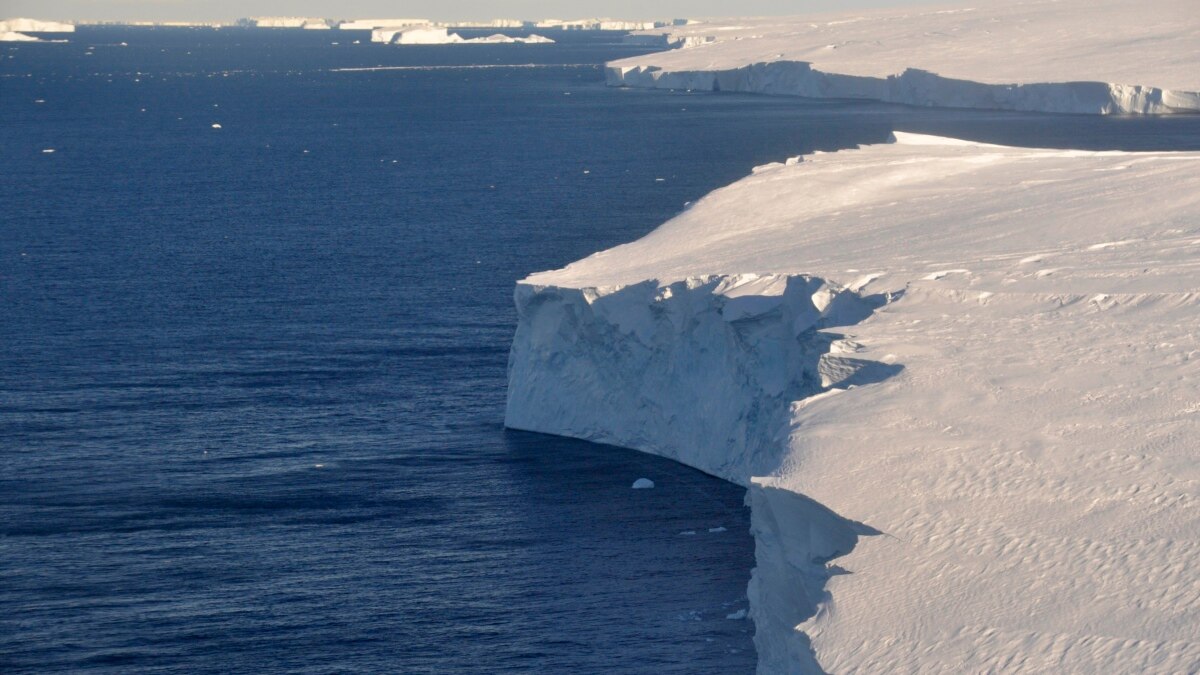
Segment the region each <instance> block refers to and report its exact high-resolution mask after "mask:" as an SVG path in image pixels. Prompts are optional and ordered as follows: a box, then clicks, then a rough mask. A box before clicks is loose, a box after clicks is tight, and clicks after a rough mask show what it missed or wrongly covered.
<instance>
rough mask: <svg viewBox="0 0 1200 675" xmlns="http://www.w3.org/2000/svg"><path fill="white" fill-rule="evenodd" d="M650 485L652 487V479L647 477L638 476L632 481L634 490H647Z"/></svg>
mask: <svg viewBox="0 0 1200 675" xmlns="http://www.w3.org/2000/svg"><path fill="white" fill-rule="evenodd" d="M652 487H654V481H652V480H650V479H649V478H639V479H637V480H635V481H633V489H634V490H648V489H650V488H652Z"/></svg>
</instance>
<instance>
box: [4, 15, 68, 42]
mask: <svg viewBox="0 0 1200 675" xmlns="http://www.w3.org/2000/svg"><path fill="white" fill-rule="evenodd" d="M74 32H75V25H74V24H70V23H62V22H59V21H39V20H37V19H0V42H65V40H43V39H41V38H38V37H35V36H33V35H26V33H74Z"/></svg>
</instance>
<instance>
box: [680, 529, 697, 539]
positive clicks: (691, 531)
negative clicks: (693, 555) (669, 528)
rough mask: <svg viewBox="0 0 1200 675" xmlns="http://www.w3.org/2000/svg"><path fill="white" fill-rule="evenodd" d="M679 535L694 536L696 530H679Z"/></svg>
mask: <svg viewBox="0 0 1200 675" xmlns="http://www.w3.org/2000/svg"><path fill="white" fill-rule="evenodd" d="M679 536H681V537H694V536H696V531H695V530H684V531H683V532H680V533H679Z"/></svg>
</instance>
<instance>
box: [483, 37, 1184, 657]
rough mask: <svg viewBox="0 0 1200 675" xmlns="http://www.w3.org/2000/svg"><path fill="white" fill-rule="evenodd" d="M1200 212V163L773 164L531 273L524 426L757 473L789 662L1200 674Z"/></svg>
mask: <svg viewBox="0 0 1200 675" xmlns="http://www.w3.org/2000/svg"><path fill="white" fill-rule="evenodd" d="M697 49H708V47H699V48H697ZM1197 214H1200V153H1195V152H1186V153H1185V152H1179V153H1171V152H1149V153H1130V152H1085V151H1076V150H1046V149H1027V148H1014V147H1004V146H995V145H985V144H977V143H971V142H966V141H960V140H955V139H944V138H937V137H930V136H919V135H912V134H902V133H897V134H895V142H893V143H887V144H880V145H872V146H866V147H862V148H859V149H856V150H848V151H841V152H836V153H815V154H812V155H808V156H805V157H802V158H799V159H796V160H792V161H789V162H787V163H776V164H771V165H767V166H765V167H760V168H759V169H758V170H756V171H755V172H754V173H752V174H751V175H750V176H747V177H746V178H744V179H742V180H740V181H738V182H736V183H734V184H732V185H730V186H727V187H725V188H722V189H720V190H717V191H715V192H713V193H711V194H709V195H708V196H706V197H704V198H703V199H701V200H700V201H698V202H696V203H695V204H694V205H693V206H691V208H689V209H688V210H686V211H684V212H683V213H681V214H680V215H678V216H677V217H675V218H673V219H672V220H670V221H668V222H666V223H664V224H663V225H662V226H660V227H659V228H658V229H657V230H655V231H654V232H652V233H651V234H649V235H647V236H646V237H644V238H642V239H640V240H637V241H635V242H631V243H628V244H625V245H622V246H618V247H616V248H613V249H610V250H607V251H602V252H599V253H596V254H594V255H592V256H590V257H588V258H585V259H582V260H580V261H577V262H575V263H572V264H571V265H568V266H567V267H565V268H563V269H559V270H554V271H548V272H542V273H537V274H533V275H531V276H529V277H528V278H526V279H524V280H522V281H520V282H518V284H517V286H516V289H515V293H514V299H515V302H516V307H517V313H518V327H517V330H516V334H515V336H514V339H513V345H512V350H511V354H510V359H509V390H508V402H507V410H506V419H505V423H506V425H507V426H509V427H511V428H516V429H525V430H531V431H538V432H544V433H554V434H560V435H565V436H572V437H576V438H582V439H588V440H594V441H601V442H604V443H610V444H614V445H618V446H624V447H629V448H635V449H639V450H643V451H646V452H650V453H654V454H657V455H661V456H665V457H670V458H673V459H676V460H678V461H680V462H682V463H684V464H687V465H689V466H692V467H695V468H698V469H700V470H703V471H705V472H708V473H710V474H712V475H715V476H719V477H722V478H725V479H727V480H730V481H733V482H735V483H737V484H739V485H743V486H745V487H746V488H747V489H748V495H747V500H748V503H749V504H750V507H751V529H752V533H753V536H754V538H755V557H756V567H755V569H754V571H753V573H752V579H751V582H750V584H749V588H748V591H747V594H748V598H749V601H750V610H749V616H750V618H751V619H752V620H753V621H754V623H755V629H756V630H755V644H756V647H757V650H758V656H759V672H761V673H797V672H799V673H805V672H822V671H828V672H988V671H1024V672H1196V670H1197V668H1198V666H1200V595H1197V593H1196V592H1195V589H1197V588H1200V508H1197V505H1200V462H1197V461H1196V458H1197V455H1196V443H1195V439H1196V438H1200V394H1198V392H1200V320H1198V318H1197V317H1200V275H1198V273H1200V270H1198V268H1197V266H1196V262H1195V261H1196V260H1197V259H1200V219H1198V218H1197ZM683 534H692V532H689V533H683Z"/></svg>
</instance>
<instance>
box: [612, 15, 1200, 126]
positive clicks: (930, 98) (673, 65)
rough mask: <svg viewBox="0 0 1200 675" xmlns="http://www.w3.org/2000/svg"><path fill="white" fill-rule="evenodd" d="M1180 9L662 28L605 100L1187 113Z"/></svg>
mask: <svg viewBox="0 0 1200 675" xmlns="http://www.w3.org/2000/svg"><path fill="white" fill-rule="evenodd" d="M1197 32H1200V13H1198V12H1196V11H1195V7H1194V6H1193V3H1191V2H1189V1H1188V0H1148V2H1141V3H1130V2H1124V1H1123V0H1096V1H1095V2H1092V1H1088V2H1084V1H1083V0H1056V1H1048V0H1031V1H1027V2H1016V3H995V2H986V3H984V4H982V5H978V6H973V7H964V8H960V9H945V8H936V9H906V10H873V11H870V12H860V13H855V14H838V15H832V16H809V17H795V18H787V19H769V20H764V19H745V20H736V21H732V20H731V21H728V22H724V23H713V24H699V25H688V26H680V27H675V28H673V29H671V30H670V32H669V34H668V35H667V36H666V37H665V38H664V40H665V41H666V42H667V43H668V44H681V45H683V46H684V47H685V48H684V49H680V50H676V51H673V52H664V53H659V54H649V55H645V56H637V57H633V58H630V59H624V60H621V61H616V62H614V63H612V64H609V68H608V70H607V79H608V83H609V84H610V85H613V86H628V87H650V88H660V89H694V90H702V91H737V92H748V93H761V94H774V95H789V96H806V97H814V98H859V99H871V100H877V101H887V102H892V103H903V104H908V105H917V106H939V107H955V108H988V109H1002V110H1027V111H1042V112H1056V113H1086V114H1109V113H1147V114H1161V113H1172V112H1195V111H1198V110H1200V78H1198V77H1197V75H1196V73H1197V72H1200V69H1198V66H1200V41H1198V40H1196V39H1195V38H1194V36H1195V35H1196V34H1197Z"/></svg>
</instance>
